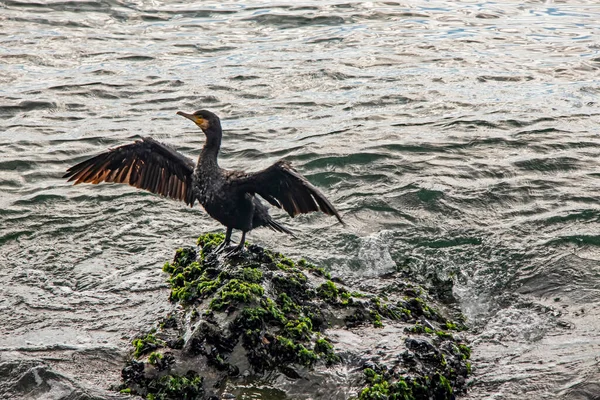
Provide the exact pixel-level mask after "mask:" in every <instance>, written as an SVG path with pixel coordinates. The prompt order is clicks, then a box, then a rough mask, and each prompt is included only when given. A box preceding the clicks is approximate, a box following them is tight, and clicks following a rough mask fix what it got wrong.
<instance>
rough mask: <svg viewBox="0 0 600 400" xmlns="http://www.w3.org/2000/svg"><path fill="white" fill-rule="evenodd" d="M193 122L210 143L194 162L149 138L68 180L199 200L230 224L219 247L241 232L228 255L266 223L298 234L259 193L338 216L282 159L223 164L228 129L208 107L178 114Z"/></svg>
mask: <svg viewBox="0 0 600 400" xmlns="http://www.w3.org/2000/svg"><path fill="white" fill-rule="evenodd" d="M177 114H178V115H181V116H183V117H185V118H187V119H189V120H191V121H192V122H194V123H195V124H196V125H198V127H200V129H202V131H203V132H204V134H205V135H206V142H205V143H204V146H203V148H202V152H201V153H200V156H199V157H198V162H197V163H196V164H195V165H194V162H193V161H192V160H191V159H189V158H187V157H185V156H184V155H182V154H181V153H178V152H177V151H175V150H174V149H172V148H171V147H169V146H167V145H165V144H162V143H159V142H157V141H155V140H154V139H152V138H150V137H145V138H143V139H141V140H137V141H136V142H134V143H131V144H126V145H123V146H119V147H116V148H113V149H109V150H108V151H106V152H104V153H102V154H99V155H97V156H95V157H92V158H90V159H88V160H85V161H83V162H80V163H79V164H77V165H75V166H73V167H71V168H69V169H68V170H67V173H66V174H65V175H64V176H63V178H69V182H71V181H75V185H77V184H79V183H93V184H97V183H100V182H115V183H126V184H129V185H131V186H135V187H137V188H140V189H145V190H148V191H150V192H153V193H157V194H159V195H162V196H166V197H170V198H172V199H175V200H181V201H184V202H185V203H186V204H188V205H189V206H190V207H192V206H193V205H194V202H195V201H196V200H198V202H199V203H200V204H202V206H203V207H204V209H205V210H206V212H208V214H209V215H210V216H211V217H213V218H214V219H216V220H217V221H219V222H220V223H221V224H223V225H225V227H226V228H227V232H226V234H225V240H224V241H223V243H222V244H221V245H220V246H219V248H218V251H221V250H223V249H224V248H225V247H226V246H227V245H229V243H230V242H231V233H232V231H233V229H239V230H241V231H242V239H241V240H240V243H239V244H238V245H237V246H236V247H235V248H234V249H233V250H232V251H231V252H229V253H228V254H227V255H228V256H230V255H232V254H234V253H236V252H238V251H240V250H242V249H243V247H244V241H245V239H246V233H247V232H248V231H250V230H252V229H254V228H258V227H261V226H266V227H268V228H271V229H273V230H275V231H278V232H283V233H287V234H290V235H293V233H292V231H290V230H289V229H288V228H286V227H284V226H283V225H281V224H279V223H278V222H277V221H275V220H273V219H272V218H271V216H270V215H269V212H268V209H267V207H266V206H265V205H264V204H263V203H262V202H261V201H260V200H259V199H258V197H257V196H256V195H257V194H258V195H260V196H261V197H262V198H263V199H265V200H266V201H268V202H269V203H270V204H272V205H274V206H275V207H279V208H283V209H284V210H285V211H287V213H288V214H289V215H290V216H292V217H294V216H295V215H297V214H302V213H309V212H312V211H319V210H320V211H323V212H324V213H325V214H328V215H335V216H336V218H337V219H338V220H339V221H340V222H341V223H342V224H343V223H344V222H343V221H342V218H341V217H340V215H339V213H338V212H337V210H336V209H335V208H334V207H333V205H332V204H331V203H330V202H329V201H328V200H327V199H326V198H325V196H324V195H323V193H321V192H320V191H319V190H318V189H317V188H316V187H314V186H313V185H311V184H310V183H309V182H308V180H306V178H305V177H303V176H302V175H300V174H299V173H298V172H297V171H296V170H295V169H294V168H292V166H291V164H290V163H289V162H286V161H283V160H280V161H277V162H276V163H275V164H273V165H271V166H270V167H268V168H266V169H264V170H262V171H258V172H254V173H247V172H243V171H231V170H226V169H223V168H221V167H219V164H218V163H217V156H218V153H219V148H220V147H221V138H222V136H223V132H222V129H221V120H220V119H219V117H217V116H216V115H215V114H213V113H212V112H210V111H207V110H199V111H196V112H194V113H193V114H187V113H184V112H182V111H179V112H177Z"/></svg>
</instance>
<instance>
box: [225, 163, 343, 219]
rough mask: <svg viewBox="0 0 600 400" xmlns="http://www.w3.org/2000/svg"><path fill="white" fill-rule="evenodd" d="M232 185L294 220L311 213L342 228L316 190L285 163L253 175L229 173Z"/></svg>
mask: <svg viewBox="0 0 600 400" xmlns="http://www.w3.org/2000/svg"><path fill="white" fill-rule="evenodd" d="M231 180H232V185H235V187H236V188H237V190H239V191H242V192H247V193H252V194H255V193H257V194H259V195H260V196H261V197H262V198H264V199H265V200H267V201H268V202H269V203H271V204H272V205H274V206H275V207H279V208H283V209H284V210H285V211H287V213H288V214H289V215H290V216H292V217H294V216H296V215H298V214H304V213H309V212H312V211H323V212H324V213H325V214H328V215H335V217H336V218H337V219H338V221H340V222H341V223H342V224H343V223H344V221H342V217H340V214H339V213H338V212H337V210H336V209H335V207H334V206H333V205H332V204H331V203H330V202H329V200H327V198H326V197H325V195H324V194H323V193H321V191H320V190H319V189H317V188H316V187H314V186H313V185H312V184H311V183H310V182H309V181H308V180H306V178H305V177H303V176H302V175H300V174H299V173H298V172H296V170H295V169H294V168H293V167H292V166H291V164H290V163H288V162H286V161H278V162H276V163H275V164H273V165H271V166H270V167H269V168H266V169H263V170H262V171H258V172H255V173H249V174H245V173H239V172H237V171H236V172H232V176H231Z"/></svg>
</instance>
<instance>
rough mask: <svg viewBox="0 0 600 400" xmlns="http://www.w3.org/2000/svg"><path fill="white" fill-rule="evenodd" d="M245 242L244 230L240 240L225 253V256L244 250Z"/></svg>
mask: <svg viewBox="0 0 600 400" xmlns="http://www.w3.org/2000/svg"><path fill="white" fill-rule="evenodd" d="M245 242H246V232H242V240H240V243H239V244H238V245H237V246H235V247H234V248H233V249H232V250H231V251H230V252H229V253H227V254H225V258H229V257H231V256H233V255H236V254H238V253H241V252H242V251H243V250H244V243H245Z"/></svg>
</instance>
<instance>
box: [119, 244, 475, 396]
mask: <svg viewBox="0 0 600 400" xmlns="http://www.w3.org/2000/svg"><path fill="white" fill-rule="evenodd" d="M222 240H223V236H222V235H217V234H206V235H203V236H202V237H200V238H199V239H198V248H197V249H196V248H182V249H179V250H177V252H176V254H175V258H174V260H173V261H172V262H169V263H166V264H165V266H164V268H163V270H164V271H165V272H167V273H169V274H170V278H169V283H170V286H171V294H170V299H171V301H173V302H174V303H177V304H178V305H177V307H175V308H174V310H173V312H172V313H170V314H169V315H168V316H166V317H165V318H164V319H163V320H162V321H159V323H158V324H157V327H156V328H154V329H152V330H151V331H150V332H149V333H147V334H146V335H143V336H140V337H139V338H138V339H136V340H134V341H133V346H134V350H133V355H132V359H131V360H130V362H129V363H128V364H127V366H126V367H125V368H124V369H123V371H122V377H123V384H122V385H121V387H120V390H121V391H122V392H125V393H132V394H138V395H141V396H142V397H145V398H147V399H154V400H159V399H161V400H162V399H165V400H166V399H211V398H214V399H216V398H236V397H242V396H243V395H246V396H252V398H269V399H285V398H287V396H289V397H293V398H294V399H303V398H305V399H309V398H311V399H340V400H342V399H349V398H358V399H406V400H410V399H415V400H418V399H453V398H454V397H455V394H460V393H463V392H464V391H465V390H466V384H465V378H466V377H467V375H468V372H469V369H470V364H469V362H468V361H467V360H468V359H469V357H470V349H469V347H468V346H467V345H466V344H464V343H463V342H462V340H461V338H460V333H459V332H460V331H461V330H463V329H464V325H462V324H461V323H457V322H453V321H451V320H449V319H448V318H447V317H446V316H444V315H443V314H442V312H440V311H439V308H434V307H433V306H432V304H433V303H431V299H430V298H429V297H428V296H427V295H426V294H425V293H424V292H423V290H422V289H421V288H419V287H417V286H415V285H412V284H411V283H409V282H407V281H405V280H403V279H401V278H399V277H396V276H392V275H390V276H386V277H385V278H380V280H384V281H385V282H384V283H385V284H380V285H378V286H377V287H380V288H385V289H377V290H373V289H371V290H368V291H365V290H361V288H360V287H358V288H350V287H347V286H346V285H344V284H343V283H342V282H340V280H339V279H338V280H336V281H335V282H334V281H333V280H332V279H331V277H330V276H329V274H328V273H327V272H326V271H324V270H323V269H322V268H318V267H316V266H314V265H311V264H309V263H307V262H306V261H304V260H300V261H298V262H293V261H292V260H290V259H289V258H287V257H285V256H283V255H282V254H279V253H273V252H271V251H269V250H266V249H263V248H261V247H259V246H256V245H249V246H247V249H246V251H245V252H244V253H243V254H242V255H241V256H238V257H235V258H233V259H230V260H223V259H221V258H219V257H218V256H217V255H216V254H214V253H213V249H214V248H216V246H217V245H218V244H219V243H221V241H222ZM366 286H367V287H371V288H372V287H373V286H374V285H371V284H369V285H366Z"/></svg>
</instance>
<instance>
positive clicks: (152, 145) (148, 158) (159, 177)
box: [63, 138, 195, 207]
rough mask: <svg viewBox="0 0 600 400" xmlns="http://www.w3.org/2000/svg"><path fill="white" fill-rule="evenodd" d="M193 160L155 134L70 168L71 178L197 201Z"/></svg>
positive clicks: (80, 181)
mask: <svg viewBox="0 0 600 400" xmlns="http://www.w3.org/2000/svg"><path fill="white" fill-rule="evenodd" d="M193 172H194V162H193V161H192V160H190V159H189V158H187V157H185V156H183V155H182V154H180V153H178V152H177V151H175V150H173V149H172V148H170V147H169V146H167V145H164V144H162V143H159V142H157V141H156V140H154V139H152V138H143V139H142V140H137V141H135V142H134V143H131V144H126V145H124V146H119V147H116V148H114V149H110V150H108V151H106V152H104V153H102V154H99V155H97V156H95V157H92V158H90V159H88V160H85V161H83V162H80V163H79V164H77V165H75V166H73V167H71V168H69V169H68V170H67V173H66V174H65V175H64V176H63V178H69V182H71V181H75V185H77V184H79V183H93V184H96V183H100V182H114V183H126V184H128V185H131V186H135V187H136V188H140V189H145V190H148V191H150V192H152V193H156V194H159V195H162V196H165V197H170V198H172V199H175V200H181V201H184V202H186V203H187V204H189V205H190V207H191V206H193V205H194V200H195V197H194V193H193V190H192V174H193Z"/></svg>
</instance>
